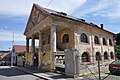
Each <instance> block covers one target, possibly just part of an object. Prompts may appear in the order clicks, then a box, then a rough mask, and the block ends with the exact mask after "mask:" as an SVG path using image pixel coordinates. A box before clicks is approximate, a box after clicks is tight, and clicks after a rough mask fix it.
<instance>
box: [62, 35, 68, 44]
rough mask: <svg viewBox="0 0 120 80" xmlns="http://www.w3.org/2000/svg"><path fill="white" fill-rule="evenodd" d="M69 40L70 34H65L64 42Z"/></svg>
mask: <svg viewBox="0 0 120 80" xmlns="http://www.w3.org/2000/svg"><path fill="white" fill-rule="evenodd" d="M67 42H69V35H68V34H64V35H63V37H62V43H67Z"/></svg>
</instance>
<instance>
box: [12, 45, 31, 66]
mask: <svg viewBox="0 0 120 80" xmlns="http://www.w3.org/2000/svg"><path fill="white" fill-rule="evenodd" d="M29 52H31V47H29ZM19 53H21V54H22V53H25V56H17V55H18V54H19ZM23 58H25V60H26V62H28V61H29V57H28V55H27V54H26V46H24V45H13V61H14V63H16V61H17V64H22V62H21V61H22V60H24V59H23ZM21 59H22V60H21Z"/></svg>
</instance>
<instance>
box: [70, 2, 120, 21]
mask: <svg viewBox="0 0 120 80" xmlns="http://www.w3.org/2000/svg"><path fill="white" fill-rule="evenodd" d="M87 4H89V5H87ZM90 5H91V6H90ZM72 14H73V15H75V16H78V17H82V16H89V15H92V16H93V17H98V16H99V17H105V18H109V19H120V0H100V1H99V0H96V1H95V3H90V2H89V1H87V2H86V4H84V5H83V6H81V7H79V8H78V9H76V11H75V12H73V13H72Z"/></svg>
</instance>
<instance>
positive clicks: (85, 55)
mask: <svg viewBox="0 0 120 80" xmlns="http://www.w3.org/2000/svg"><path fill="white" fill-rule="evenodd" d="M81 57H82V62H90V55H89V53H87V52H84V53H83V54H82V56H81Z"/></svg>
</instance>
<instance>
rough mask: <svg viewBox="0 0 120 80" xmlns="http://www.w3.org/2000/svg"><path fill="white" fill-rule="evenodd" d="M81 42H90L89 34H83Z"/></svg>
mask: <svg viewBox="0 0 120 80" xmlns="http://www.w3.org/2000/svg"><path fill="white" fill-rule="evenodd" d="M81 42H84V43H88V39H87V35H86V34H85V33H82V34H81Z"/></svg>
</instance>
